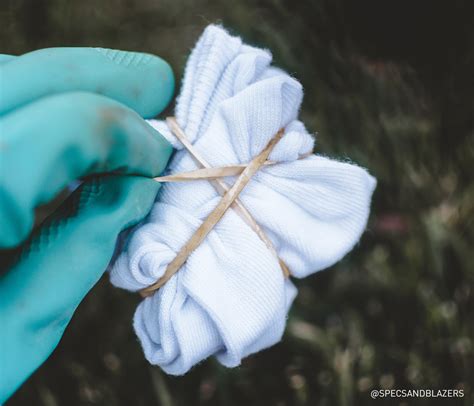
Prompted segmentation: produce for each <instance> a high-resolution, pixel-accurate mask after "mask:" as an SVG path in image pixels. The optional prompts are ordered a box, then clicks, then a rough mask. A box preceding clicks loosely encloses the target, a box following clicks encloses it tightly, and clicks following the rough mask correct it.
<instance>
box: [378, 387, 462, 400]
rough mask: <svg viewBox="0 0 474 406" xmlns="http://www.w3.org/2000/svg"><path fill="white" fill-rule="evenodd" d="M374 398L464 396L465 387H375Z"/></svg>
mask: <svg viewBox="0 0 474 406" xmlns="http://www.w3.org/2000/svg"><path fill="white" fill-rule="evenodd" d="M370 396H371V397H372V398H373V399H377V398H462V397H464V389H373V390H372V391H370Z"/></svg>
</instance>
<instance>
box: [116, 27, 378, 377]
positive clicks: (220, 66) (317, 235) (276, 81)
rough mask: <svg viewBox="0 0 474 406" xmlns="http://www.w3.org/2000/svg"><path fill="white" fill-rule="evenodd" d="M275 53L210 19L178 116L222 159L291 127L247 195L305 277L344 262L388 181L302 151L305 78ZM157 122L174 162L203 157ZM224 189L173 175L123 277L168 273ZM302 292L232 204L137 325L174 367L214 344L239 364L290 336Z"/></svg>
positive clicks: (210, 156) (254, 149) (142, 309)
mask: <svg viewBox="0 0 474 406" xmlns="http://www.w3.org/2000/svg"><path fill="white" fill-rule="evenodd" d="M271 59H272V57H271V54H270V53H269V52H268V51H265V50H261V49H257V48H253V47H250V46H247V45H244V44H242V42H241V40H240V39H239V38H236V37H232V36H230V35H229V34H228V33H227V32H226V31H224V30H223V29H222V28H220V27H217V26H212V25H211V26H209V27H208V28H207V29H206V30H205V32H204V34H203V35H202V37H201V38H200V40H199V41H198V43H197V45H196V47H195V48H194V50H193V51H192V53H191V56H190V58H189V60H188V63H187V66H186V70H185V75H184V82H183V86H182V90H181V93H180V95H179V97H178V101H177V106H176V117H177V120H178V122H179V124H180V126H181V127H182V128H183V129H184V131H185V133H186V135H187V137H188V138H189V139H190V141H191V142H192V143H193V144H194V146H195V148H196V149H197V150H198V151H199V152H200V153H201V154H202V155H203V156H204V158H205V159H206V160H207V161H208V162H209V163H210V164H211V165H212V166H214V167H219V166H225V165H230V164H235V163H248V162H249V161H251V160H252V158H253V157H254V156H255V155H257V154H258V153H259V152H260V151H261V150H262V149H263V148H264V147H265V146H266V144H267V143H268V141H269V140H270V139H271V138H272V137H273V136H274V135H275V134H276V132H277V131H278V130H279V129H280V128H285V136H284V138H283V139H282V140H281V141H280V142H279V143H278V144H277V146H276V147H275V149H274V150H273V152H272V153H271V155H270V158H269V159H270V160H274V161H278V162H279V163H278V164H276V165H273V166H267V167H263V168H261V169H260V171H259V172H257V174H256V175H255V176H254V177H253V178H252V180H251V181H250V183H249V184H248V186H247V187H246V188H245V189H244V191H243V192H242V193H241V195H240V200H241V201H242V202H243V204H244V206H245V207H246V208H247V209H248V210H249V212H250V213H252V215H253V217H254V218H255V219H256V220H257V222H258V223H259V224H260V226H262V228H263V229H264V230H265V232H266V234H267V235H268V236H269V237H270V238H271V240H272V242H273V243H274V245H275V247H276V249H277V251H278V254H279V256H280V257H281V258H282V259H283V260H284V261H285V263H286V264H287V265H288V267H289V269H290V270H291V272H292V276H293V277H296V278H302V277H305V276H307V275H309V274H311V273H313V272H316V271H318V270H321V269H323V268H326V267H328V266H330V265H332V264H334V263H335V262H336V261H338V260H339V259H341V258H342V257H343V256H344V255H345V254H346V253H347V252H348V251H349V250H350V249H351V248H352V247H353V246H354V244H355V243H356V242H357V241H358V239H359V237H360V235H361V233H362V232H363V230H364V228H365V225H366V222H367V217H368V214H369V207H370V198H371V195H372V192H373V190H374V188H375V183H376V182H375V179H374V178H373V177H371V176H370V175H369V174H368V173H367V172H366V171H365V170H364V169H362V168H360V167H358V166H355V165H350V164H348V163H342V162H337V161H333V160H330V159H328V158H325V157H322V156H316V155H310V156H308V157H306V158H304V159H298V157H299V156H301V155H304V154H307V153H309V152H311V151H312V148H313V139H312V137H311V136H310V135H309V134H308V133H307V132H306V130H305V127H304V126H303V124H302V123H301V122H299V121H298V120H297V117H298V110H299V108H300V104H301V100H302V95H303V90H302V87H301V85H300V84H299V83H298V82H297V81H296V80H295V79H293V78H291V77H290V76H289V75H287V74H286V73H285V72H283V71H281V70H279V69H276V68H273V67H271V66H270V63H271ZM152 125H154V126H155V127H156V128H157V129H158V130H159V131H160V132H161V133H162V134H163V135H165V137H167V139H168V140H169V141H170V142H171V143H173V145H174V146H175V147H176V148H177V149H178V150H179V151H177V152H176V154H175V155H174V157H173V159H172V160H171V162H170V165H169V168H168V171H169V172H170V173H177V172H185V171H190V170H194V169H197V167H196V165H195V163H194V161H193V159H192V158H191V157H190V156H189V154H188V153H187V151H186V150H182V146H181V145H180V143H179V142H178V141H177V140H176V139H175V138H174V136H173V135H172V134H171V133H170V131H169V129H168V128H167V127H166V124H165V123H163V122H152ZM225 181H226V182H227V183H228V184H229V185H232V184H233V182H234V181H235V178H232V179H225ZM220 198H221V197H220V195H218V193H217V192H216V191H215V190H214V188H213V187H212V185H211V184H210V183H209V182H208V181H206V180H201V181H193V182H180V183H168V184H164V185H163V187H162V189H161V191H160V193H159V195H158V197H157V200H156V202H155V204H154V207H153V209H152V211H151V213H150V215H149V217H148V219H147V222H146V223H145V224H143V225H141V226H140V227H138V228H137V229H136V230H135V231H134V232H133V234H132V235H131V237H130V239H129V241H128V244H127V246H126V248H125V250H124V251H123V252H122V253H121V254H120V256H119V257H118V259H117V261H116V262H115V264H114V265H113V267H112V270H111V281H112V283H113V284H114V285H116V286H119V287H122V288H125V289H128V290H131V291H137V290H140V289H142V288H145V287H147V286H149V285H151V284H152V283H154V282H156V281H157V280H158V279H159V278H160V277H161V276H162V275H163V273H164V271H165V269H166V267H167V265H168V263H169V262H170V261H171V260H172V259H173V258H174V256H175V255H176V253H177V252H178V251H179V250H180V249H181V247H182V246H183V245H184V244H185V242H186V241H187V240H188V239H189V238H190V237H191V235H192V234H193V233H194V231H195V230H196V229H197V228H198V227H199V225H200V224H201V223H202V221H203V220H204V219H205V218H206V216H207V215H208V214H209V213H210V212H211V211H212V209H213V208H214V207H215V206H216V205H217V203H218V202H219V200H220ZM296 293H297V292H296V288H295V286H294V285H293V283H292V282H291V280H289V279H285V278H284V276H283V272H282V269H281V268H280V265H279V263H278V260H277V258H276V257H275V256H274V255H272V253H271V252H270V251H269V249H268V248H267V247H266V246H265V244H264V243H263V242H262V240H261V239H260V238H259V237H258V236H257V234H256V233H255V232H254V231H252V230H251V228H250V227H249V226H248V225H247V224H246V223H245V222H244V221H243V220H242V219H241V218H240V217H239V216H238V215H237V214H236V213H235V212H234V211H233V210H232V209H229V210H228V211H227V212H226V214H225V215H224V217H223V219H222V220H221V221H220V222H219V223H218V224H217V225H216V227H215V228H214V229H213V230H212V231H211V233H210V234H209V235H208V236H207V238H206V239H205V241H204V242H203V243H202V244H201V245H200V246H199V247H198V248H197V249H196V250H195V251H194V252H193V253H192V254H191V256H190V257H189V259H188V261H187V262H186V263H185V265H184V266H183V267H182V268H181V269H180V270H179V271H178V272H177V273H176V274H175V275H174V276H173V277H172V278H171V279H170V280H169V281H168V282H167V283H166V284H165V285H164V286H163V287H161V288H160V289H159V290H158V291H156V292H155V293H154V294H153V295H152V296H150V297H147V298H146V299H144V300H143V301H142V302H141V303H140V305H139V306H138V308H137V310H136V313H135V318H134V327H135V331H136V333H137V335H138V337H139V338H140V340H141V343H142V346H143V349H144V352H145V356H146V358H147V359H148V360H149V361H150V362H151V363H152V364H157V365H160V366H161V367H162V368H163V369H164V370H165V371H166V372H167V373H170V374H183V373H185V372H187V371H188V370H189V369H190V368H191V367H192V366H193V365H194V364H196V363H197V362H199V361H201V360H203V359H205V358H207V357H208V356H210V355H213V354H215V355H216V356H217V358H218V360H219V361H220V362H221V363H222V364H224V365H226V366H229V367H233V366H236V365H239V364H240V362H241V359H242V358H243V357H245V356H247V355H249V354H251V353H254V352H256V351H259V350H261V349H263V348H266V347H268V346H270V345H272V344H275V343H276V342H278V341H279V340H280V338H281V336H282V334H283V331H284V327H285V320H286V316H287V312H288V309H289V307H290V305H291V303H292V301H293V299H294V297H295V295H296Z"/></svg>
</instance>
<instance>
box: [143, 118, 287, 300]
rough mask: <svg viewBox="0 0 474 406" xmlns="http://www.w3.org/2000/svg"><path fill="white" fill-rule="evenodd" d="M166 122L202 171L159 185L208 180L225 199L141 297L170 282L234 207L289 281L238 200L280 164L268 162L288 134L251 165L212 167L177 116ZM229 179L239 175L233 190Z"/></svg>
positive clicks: (280, 134) (282, 264) (277, 137)
mask: <svg viewBox="0 0 474 406" xmlns="http://www.w3.org/2000/svg"><path fill="white" fill-rule="evenodd" d="M166 123H167V124H168V127H169V128H170V130H171V132H172V133H173V134H174V136H175V137H176V138H177V139H178V140H179V141H180V142H181V144H183V146H184V147H185V148H186V150H187V151H188V152H189V154H190V155H191V156H192V157H193V159H194V161H195V162H196V164H197V165H198V166H200V169H197V170H194V171H190V172H183V173H178V174H173V175H168V176H159V177H157V178H154V180H156V181H157V182H183V181H192V180H199V179H207V180H209V182H210V183H211V184H212V185H213V186H214V188H215V189H216V190H217V192H218V193H219V194H220V195H221V196H222V198H221V200H220V201H219V203H218V204H217V206H216V207H215V208H214V210H212V212H211V213H210V214H209V215H208V216H207V218H206V219H205V220H204V221H203V222H202V224H201V225H200V226H199V228H198V229H197V230H196V231H195V233H194V234H193V235H192V236H191V237H190V238H189V240H188V241H187V242H186V244H184V246H183V247H182V248H181V249H180V251H179V252H178V253H177V254H176V256H175V257H174V259H173V260H172V261H171V262H170V263H169V264H168V266H167V267H166V270H165V273H164V274H163V276H162V277H161V278H160V279H158V280H157V281H156V282H155V283H153V284H152V285H150V286H147V287H146V288H144V289H142V290H140V294H141V295H142V296H143V297H146V296H150V295H152V294H153V293H154V292H155V291H156V290H158V289H159V288H160V287H162V286H163V285H164V284H165V283H166V282H168V280H169V279H170V278H171V277H172V276H173V275H174V274H175V273H176V272H178V270H179V269H180V268H181V267H182V266H183V265H184V263H185V262H186V261H187V259H188V257H189V256H190V255H191V253H192V252H193V251H194V250H195V249H196V248H197V247H199V245H200V244H201V243H202V242H203V241H204V239H205V238H206V236H207V235H208V234H209V232H210V231H211V230H212V229H213V228H214V226H215V225H216V224H217V223H218V222H219V221H220V219H221V218H222V217H223V216H224V214H225V212H226V211H227V210H228V209H229V207H232V209H233V210H234V211H235V212H236V213H237V214H238V215H239V216H240V217H241V218H242V219H243V220H244V221H245V223H246V224H248V225H249V226H250V227H251V228H252V230H253V231H255V233H256V234H257V235H258V236H259V237H260V239H261V240H262V241H263V242H264V243H265V245H266V246H267V248H268V249H269V250H270V251H271V252H272V254H274V255H275V257H276V258H277V259H278V262H279V264H280V267H281V269H282V271H283V275H284V277H285V278H288V277H289V276H290V270H289V269H288V266H287V265H286V264H285V262H284V261H283V260H282V259H281V258H280V257H279V256H278V254H277V252H276V249H275V247H274V246H273V243H272V242H271V240H270V238H268V236H267V235H266V234H265V233H264V231H263V230H262V228H261V227H260V226H259V225H258V223H257V222H256V221H255V219H254V218H253V217H252V215H251V214H250V212H249V211H248V210H247V209H246V208H245V206H244V205H243V204H242V202H241V201H240V199H239V198H238V197H239V194H240V193H241V192H242V190H243V189H244V188H245V186H246V185H247V184H248V183H249V182H250V180H251V179H252V177H253V176H254V175H255V174H256V173H257V171H258V170H259V169H260V168H261V167H262V166H264V165H274V164H276V163H277V162H274V161H268V160H267V158H268V156H269V155H270V153H271V151H272V150H273V148H274V147H275V145H276V144H277V143H278V141H280V140H281V139H282V137H283V135H284V129H283V128H282V129H280V130H279V131H278V132H277V133H276V134H275V136H274V137H273V138H272V139H271V140H270V141H269V142H268V144H267V146H266V147H265V148H264V149H263V151H262V152H260V154H258V155H257V156H256V157H255V158H253V159H252V160H251V161H250V162H249V163H248V164H243V165H240V164H239V165H231V166H224V167H219V168H212V167H211V166H210V165H209V164H208V163H207V162H206V160H205V159H204V158H203V157H202V156H201V155H200V153H199V152H198V151H197V150H196V149H195V148H194V146H193V145H192V144H191V143H190V142H189V140H188V139H187V137H186V135H185V133H184V131H183V130H182V129H181V127H180V126H179V124H178V122H177V121H176V118H175V117H168V118H167V119H166ZM226 176H238V178H237V180H236V182H235V183H234V184H233V185H232V186H231V187H229V186H228V185H227V184H226V183H225V182H224V181H223V180H222V179H220V178H222V177H226Z"/></svg>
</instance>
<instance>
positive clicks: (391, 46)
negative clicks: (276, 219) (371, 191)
mask: <svg viewBox="0 0 474 406" xmlns="http://www.w3.org/2000/svg"><path fill="white" fill-rule="evenodd" d="M472 6H473V3H472V2H471V1H460V0H459V1H458V0H452V1H436V0H432V1H428V0H426V1H424V0H418V1H408V0H398V1H375V0H361V1H358V2H355V1H352V0H312V1H309V0H306V1H285V0H268V1H264V0H255V1H251V0H234V1H224V0H215V1H211V0H195V1H185V0H135V1H132V0H102V1H92V0H81V1H79V0H75V1H64V0H18V1H10V0H2V2H1V4H0V49H1V51H2V52H4V53H13V54H21V53H24V52H27V51H30V50H33V49H37V48H43V47H51V46H104V47H110V48H119V49H127V50H141V51H146V52H151V53H155V54H158V55H161V56H162V57H164V58H165V59H167V60H168V61H169V62H170V63H171V64H172V66H173V67H174V69H175V72H176V75H177V77H178V78H179V77H180V76H181V74H182V71H183V67H184V64H185V61H186V58H187V55H188V53H189V50H190V49H191V47H192V46H193V44H194V43H195V41H196V39H197V38H198V36H199V35H200V33H201V31H202V29H203V28H204V27H205V26H206V25H207V24H208V23H211V22H221V23H223V24H224V25H225V26H226V27H228V28H229V29H230V30H231V31H232V32H234V33H236V34H239V35H242V36H243V37H244V38H245V40H246V41H248V42H250V43H252V44H256V45H259V46H263V47H267V48H270V49H271V50H272V52H273V53H274V57H275V63H276V64H277V65H279V66H281V67H283V68H285V69H286V70H288V71H289V72H291V73H292V74H293V75H294V76H295V77H296V78H298V79H299V80H300V81H301V83H302V84H303V86H304V88H305V100H304V104H303V111H302V117H303V121H304V122H305V123H306V125H307V127H308V128H309V129H310V130H311V131H313V132H317V133H318V135H317V144H316V151H317V152H318V153H323V154H327V155H330V156H333V157H337V158H344V157H350V158H351V159H353V160H354V161H356V162H358V163H359V164H361V165H363V166H365V167H367V168H369V170H370V172H371V173H372V174H374V175H375V176H376V177H377V178H378V180H379V185H378V188H377V190H376V193H375V196H374V202H373V211H372V215H371V218H370V221H369V226H368V230H367V232H366V233H365V235H364V237H363V238H362V241H361V242H360V244H359V246H358V247H356V249H355V250H354V251H353V252H352V253H351V254H349V255H348V256H347V257H346V258H345V259H344V260H343V261H341V262H340V263H339V264H337V265H336V266H334V267H332V268H331V269H328V270H325V271H323V272H319V273H318V274H317V275H314V276H312V277H309V278H307V279H305V280H303V281H301V282H299V283H298V285H299V290H300V293H299V296H298V299H297V301H296V303H295V305H294V306H293V309H292V311H291V314H290V318H289V321H288V327H287V331H286V334H285V337H284V339H283V341H282V342H281V343H280V344H278V345H276V346H274V347H273V348H271V349H269V350H266V351H263V352H261V353H259V354H257V355H255V356H251V357H249V358H248V359H246V360H245V361H244V362H243V364H242V366H241V367H239V368H237V369H233V370H227V369H225V368H223V367H221V366H219V365H218V364H217V363H216V362H215V361H213V360H208V361H206V362H204V363H202V364H201V365H199V366H197V367H196V368H194V369H193V370H192V371H191V372H190V373H189V374H187V375H186V376H184V377H179V378H177V377H170V376H166V375H165V374H163V373H162V372H161V371H160V369H158V368H154V367H151V366H149V365H148V364H147V362H146V361H145V360H144V357H143V355H142V352H141V349H140V347H139V344H138V342H137V339H136V337H135V336H134V333H133V331H132V327H131V318H132V315H133V311H134V308H135V306H136V304H137V302H138V300H139V299H138V297H136V296H134V295H131V294H129V293H127V292H124V291H121V290H118V289H115V288H113V287H112V286H111V285H110V284H109V283H108V281H107V277H104V278H102V280H101V281H100V282H99V284H98V285H97V286H96V287H95V288H94V289H93V290H92V291H91V293H90V294H89V295H88V297H87V298H86V299H85V300H84V302H83V304H82V305H81V306H80V308H79V310H78V311H77V312H76V315H75V316H74V319H73V321H72V323H71V325H70V326H69V328H68V329H67V331H66V334H65V336H64V338H63V339H62V341H61V343H60V344H59V346H58V348H57V349H56V351H55V352H54V353H53V355H52V356H51V357H50V358H49V359H48V361H47V362H46V363H45V364H44V365H43V366H42V367H41V368H40V369H39V370H38V371H37V372H36V373H35V374H34V375H33V376H32V377H31V378H30V379H29V380H28V381H27V382H26V383H25V384H24V385H23V386H22V387H21V389H20V390H19V391H18V392H17V393H16V394H15V395H14V396H13V398H12V399H11V400H10V401H9V402H8V403H7V404H8V405H12V406H13V405H46V406H55V405H111V406H113V405H134V406H135V405H137V406H138V405H152V404H158V405H166V406H168V405H278V406H280V405H281V406H283V405H316V404H319V405H368V404H378V405H384V404H397V405H432V404H443V405H447V404H453V405H472V404H473V402H474V326H473V319H474V264H473V262H474V260H473V254H472V250H473V248H474V246H473V243H474V238H473V237H474V227H473V216H474V184H473V182H472V180H473V170H474V165H473V157H474V143H473V141H474V136H473V135H474V134H473V117H474V114H473V113H474V105H473V100H474V99H473V96H472V95H473V93H474V75H473V72H474V48H473V45H474V31H473V27H474V21H473V16H474V10H473V7H472ZM380 388H388V389H390V388H397V389H400V388H405V389H411V388H413V389H417V388H418V389H427V388H432V389H437V388H449V389H464V392H465V397H464V398H463V399H451V400H449V399H444V400H433V399H407V400H403V399H397V400H393V399H392V400H382V399H379V400H376V401H373V400H371V398H370V395H369V394H370V390H371V389H380Z"/></svg>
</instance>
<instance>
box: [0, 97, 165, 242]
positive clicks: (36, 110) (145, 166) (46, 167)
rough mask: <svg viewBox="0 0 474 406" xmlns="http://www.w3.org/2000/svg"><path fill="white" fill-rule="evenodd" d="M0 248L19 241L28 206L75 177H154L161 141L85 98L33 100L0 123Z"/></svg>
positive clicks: (125, 115) (123, 113)
mask: <svg viewBox="0 0 474 406" xmlns="http://www.w3.org/2000/svg"><path fill="white" fill-rule="evenodd" d="M0 128H1V129H2V132H1V134H0V145H1V148H0V154H1V160H0V168H1V170H0V224H1V225H2V226H1V227H0V247H1V246H4V247H12V246H14V245H16V244H18V243H19V242H20V241H21V240H23V239H24V238H26V236H27V235H28V233H29V232H30V230H31V227H32V225H33V220H34V208H35V207H37V206H38V205H40V204H42V203H45V202H47V201H49V200H51V199H52V198H53V197H54V196H55V195H56V194H57V193H58V192H59V191H60V190H61V189H63V188H64V187H65V186H66V185H68V184H69V183H70V182H71V181H72V180H75V179H77V178H78V177H81V176H85V175H90V174H95V173H104V172H110V171H120V172H121V173H129V174H140V175H145V176H156V175H158V174H159V173H160V172H161V171H162V170H163V169H164V167H165V165H166V163H167V161H168V158H169V156H170V154H171V150H172V149H171V146H170V145H169V143H168V142H167V141H166V140H165V139H164V138H163V137H162V136H161V135H160V134H159V133H158V132H156V130H154V129H153V128H152V127H151V126H150V125H148V124H147V123H146V122H145V121H144V120H143V119H142V118H141V117H140V116H138V114H136V113H135V112H134V111H132V110H130V109H128V108H127V107H125V106H123V105H121V104H120V103H118V102H116V101H114V100H112V99H108V98H106V97H104V96H99V95H95V94H89V93H65V94H61V95H56V96H51V97H48V98H44V99H41V100H39V101H37V102H35V103H32V104H29V105H27V106H25V107H23V108H21V109H18V110H15V111H14V112H13V113H10V114H8V115H7V116H5V117H4V118H1V119H0Z"/></svg>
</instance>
